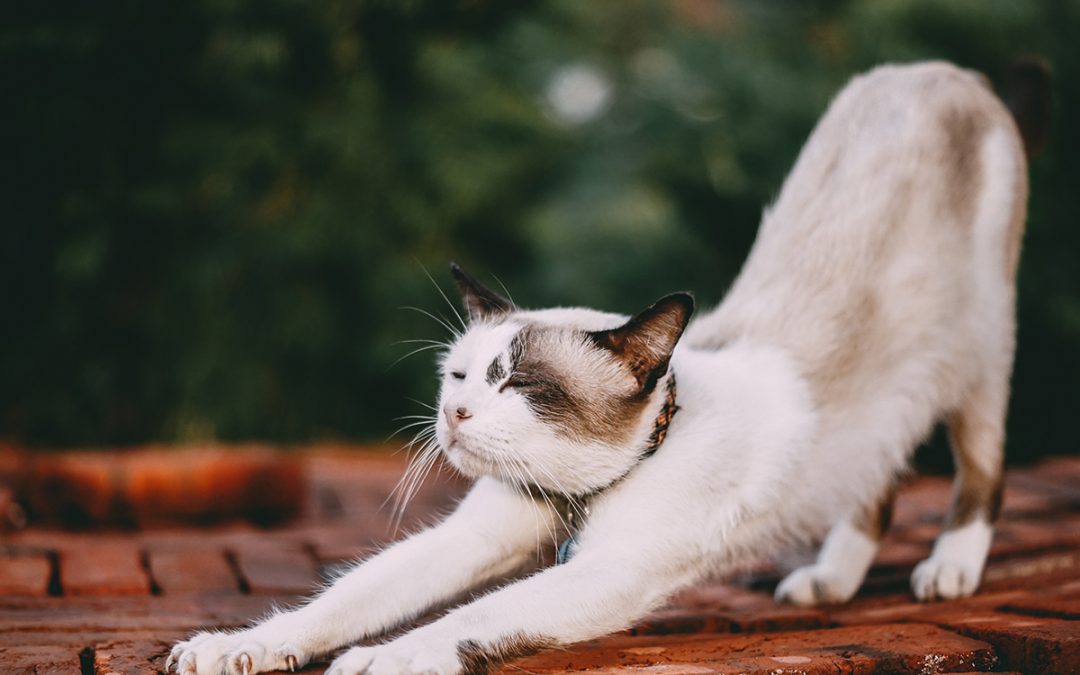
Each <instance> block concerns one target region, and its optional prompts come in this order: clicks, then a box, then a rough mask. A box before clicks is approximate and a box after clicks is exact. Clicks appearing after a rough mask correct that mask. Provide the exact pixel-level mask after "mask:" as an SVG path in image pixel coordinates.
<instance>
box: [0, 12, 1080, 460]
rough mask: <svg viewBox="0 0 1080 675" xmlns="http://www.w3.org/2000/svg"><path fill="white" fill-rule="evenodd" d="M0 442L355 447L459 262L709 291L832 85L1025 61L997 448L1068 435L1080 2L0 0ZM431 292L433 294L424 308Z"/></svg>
mask: <svg viewBox="0 0 1080 675" xmlns="http://www.w3.org/2000/svg"><path fill="white" fill-rule="evenodd" d="M0 17H2V19H0V87H2V89H0V97H2V100H3V103H2V105H0V109H2V110H3V117H2V123H0V148H2V154H0V166H2V167H3V179H2V181H0V195H2V202H0V284H2V286H0V289H2V290H0V378H2V380H0V440H2V439H6V440H8V441H10V442H15V443H18V444H25V445H28V446H31V447H37V448H53V447H72V446H79V447H93V446H118V445H120V446H122V445H127V444H135V443H143V442H148V441H161V442H188V441H201V440H207V439H217V440H223V441H235V440H253V439H261V440H269V441H275V442H285V443H292V442H306V441H312V440H320V439H347V440H359V441H368V440H376V441H378V440H382V439H383V438H384V437H385V436H386V434H387V433H389V432H390V431H392V430H393V429H394V428H395V426H396V424H395V422H394V421H393V418H395V417H398V416H401V415H406V414H413V413H418V412H423V410H424V409H423V407H422V406H421V405H420V404H419V403H416V402H412V401H410V399H416V400H418V401H429V400H431V399H432V397H433V396H434V393H435V377H434V369H433V362H434V358H433V356H432V353H431V352H430V351H428V352H421V353H418V354H416V355H413V356H411V357H409V358H405V359H404V360H401V361H400V362H398V360H399V358H401V357H402V356H404V355H406V354H407V353H408V352H409V351H411V350H412V349H413V348H415V347H418V346H423V343H412V342H403V341H404V340H425V339H441V338H444V337H445V336H446V331H445V329H443V328H442V327H441V326H440V325H439V324H438V323H436V322H435V321H434V320H432V319H431V318H430V317H428V316H426V315H424V314H423V313H421V312H418V311H413V310H408V309H402V308H403V307H407V306H412V307H417V308H420V309H423V310H425V311H427V312H431V313H433V314H436V315H438V314H442V315H444V316H447V317H449V316H451V310H450V308H449V307H448V306H447V305H446V303H445V302H444V301H443V299H442V297H441V296H440V293H439V291H438V290H437V288H436V286H435V285H434V284H433V282H432V280H431V279H429V277H428V272H430V275H431V277H432V278H433V280H434V282H436V283H438V284H440V285H441V286H442V287H443V288H444V289H446V290H447V292H448V293H449V290H450V288H451V284H450V281H449V276H448V274H447V273H446V265H447V263H448V262H449V261H450V260H457V261H459V262H460V263H462V264H463V265H464V266H465V267H466V268H467V269H470V270H471V271H472V272H473V273H474V274H475V275H476V276H478V277H479V278H481V279H483V280H486V281H488V282H490V283H491V284H492V285H494V286H496V287H498V285H499V284H500V283H501V284H505V286H506V287H507V288H508V289H509V290H510V292H511V294H512V295H513V297H514V298H515V300H516V301H517V302H518V303H519V304H522V305H525V306H541V305H549V304H583V305H591V306H596V307H600V308H604V309H610V310H617V311H623V312H630V311H633V310H635V309H637V308H640V307H642V306H644V305H645V304H647V303H648V302H650V301H651V300H653V299H655V297H658V296H659V295H661V294H663V293H667V292H670V291H673V290H677V289H691V290H693V291H694V292H695V293H696V294H697V297H698V299H699V301H700V302H701V303H702V304H704V305H708V304H711V303H714V302H716V301H717V300H719V299H720V297H721V296H722V294H723V292H724V289H725V288H726V287H727V286H728V285H729V284H730V282H731V281H732V279H733V278H734V276H735V274H736V273H737V271H738V268H739V266H740V264H741V262H742V260H743V258H744V256H745V255H746V253H747V251H748V249H749V247H750V245H751V243H752V241H753V237H754V233H755V230H756V227H757V222H758V219H759V216H760V213H761V210H762V208H763V206H764V205H765V204H767V203H768V202H769V201H770V199H772V198H773V197H774V196H775V194H776V192H777V190H778V188H779V185H780V182H781V180H782V179H783V177H784V175H785V173H786V171H787V170H788V168H789V167H790V166H791V164H792V163H793V161H794V159H795V156H796V154H797V152H798V150H799V147H800V146H801V144H802V142H803V141H804V139H805V138H806V136H807V134H808V133H809V131H810V129H811V128H812V126H813V124H814V122H815V120H816V119H817V118H818V116H819V115H820V114H821V113H822V111H823V110H824V108H825V106H826V105H827V103H828V101H829V99H830V97H831V96H832V95H833V94H834V93H835V92H836V91H837V90H838V89H839V88H840V87H841V86H842V85H843V83H844V82H845V81H846V80H847V79H848V78H849V77H850V76H852V75H853V74H855V73H857V72H859V71H862V70H865V69H867V68H869V67H872V66H873V65H875V64H878V63H881V62H885V61H909V60H916V59H926V58H944V59H949V60H952V61H955V62H957V63H959V64H962V65H964V66H968V67H971V68H975V69H979V70H981V71H983V72H985V73H986V74H988V75H989V76H990V77H991V78H992V79H993V80H994V81H995V82H997V83H999V84H1001V83H1002V81H1003V79H1004V75H1005V73H1006V72H1007V68H1008V65H1009V63H1010V62H1011V61H1012V60H1013V59H1014V58H1016V57H1017V56H1020V55H1025V54H1038V55H1041V56H1042V57H1043V58H1045V59H1046V61H1047V62H1048V63H1049V64H1050V65H1051V67H1052V69H1053V72H1054V78H1055V93H1054V96H1055V99H1054V118H1055V120H1056V123H1055V125H1054V126H1053V130H1052V134H1051V141H1050V145H1049V147H1048V149H1047V151H1046V152H1045V154H1044V155H1043V156H1041V157H1040V158H1038V159H1037V160H1036V161H1035V162H1034V164H1033V166H1032V169H1031V175H1032V197H1031V204H1030V220H1029V226H1028V232H1027V237H1026V242H1025V250H1024V256H1023V261H1022V264H1021V273H1020V322H1019V323H1020V335H1019V344H1020V351H1019V355H1018V361H1017V368H1016V375H1015V378H1014V384H1015V386H1014V396H1013V400H1012V409H1011V414H1010V419H1009V454H1010V456H1011V457H1012V458H1013V459H1014V460H1024V459H1032V458H1035V457H1037V456H1039V455H1041V454H1044V453H1051V452H1056V453H1061V452H1073V451H1075V449H1076V448H1077V447H1078V441H1077V438H1078V436H1077V432H1076V429H1075V426H1074V421H1075V418H1076V416H1077V413H1078V412H1080V394H1078V389H1077V383H1078V382H1080V358H1078V357H1080V351H1078V347H1080V265H1078V263H1077V255H1078V253H1080V222H1078V221H1080V217H1078V216H1080V213H1078V211H1080V199H1078V196H1080V195H1078V190H1080V162H1077V161H1076V159H1075V158H1076V157H1078V156H1080V136H1078V126H1077V125H1076V124H1075V123H1073V122H1072V121H1075V120H1077V119H1080V100H1078V97H1080V84H1078V83H1080V72H1078V71H1080V46H1078V45H1077V43H1076V30H1077V27H1078V26H1080V1H1077V0H1039V1H1038V2H1035V1H1032V2H1016V1H1015V0H955V1H948V2H942V1H941V0H912V1H901V0H872V1H871V0H867V1H862V2H859V1H854V0H852V1H846V2H825V1H818V2H814V1H809V0H788V1H779V0H747V1H745V2H740V1H736V0H727V1H725V0H620V1H619V2H581V1H580V0H552V1H549V2H538V1H528V0H516V1H514V2H506V1H502V0H385V1H378V0H367V1H364V0H351V1H346V0H337V1H333V0H331V1H327V2H302V1H299V0H260V1H259V2H238V1H236V0H192V1H191V2H141V3H136V2H116V1H110V0H103V1H102V2H96V3H79V2H71V1H65V0H61V1H58V2H47V3H6V4H5V5H4V7H3V8H2V9H0ZM452 299H454V298H452Z"/></svg>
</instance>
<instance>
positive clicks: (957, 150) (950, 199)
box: [940, 108, 989, 223]
mask: <svg viewBox="0 0 1080 675" xmlns="http://www.w3.org/2000/svg"><path fill="white" fill-rule="evenodd" d="M940 123H941V129H942V132H943V139H942V141H943V145H942V151H943V153H944V162H945V164H944V169H945V174H946V188H947V193H946V195H945V199H946V201H947V205H948V207H949V208H950V210H951V211H952V212H953V214H954V215H955V216H956V217H957V219H959V220H960V221H961V222H964V223H971V222H973V220H974V218H975V209H976V208H977V206H978V197H979V190H980V187H981V183H982V166H981V162H980V156H981V153H980V148H981V141H982V139H983V136H984V135H985V134H986V131H987V129H988V126H989V125H988V120H987V119H986V117H985V116H984V115H982V114H981V112H975V111H973V110H971V109H960V108H949V109H946V110H945V111H944V113H942V115H941V118H940Z"/></svg>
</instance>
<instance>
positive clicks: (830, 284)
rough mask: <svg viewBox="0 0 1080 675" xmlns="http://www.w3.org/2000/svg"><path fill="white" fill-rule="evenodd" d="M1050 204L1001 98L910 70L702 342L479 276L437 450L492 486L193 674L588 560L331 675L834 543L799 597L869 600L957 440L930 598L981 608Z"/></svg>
mask: <svg viewBox="0 0 1080 675" xmlns="http://www.w3.org/2000/svg"><path fill="white" fill-rule="evenodd" d="M1026 197H1027V179H1026V162H1025V157H1024V148H1023V144H1022V142H1021V139H1020V136H1019V135H1018V132H1017V126H1016V124H1015V123H1014V120H1013V119H1012V117H1011V116H1010V114H1009V112H1008V111H1007V110H1006V109H1005V107H1004V106H1003V105H1002V104H1001V102H1000V101H999V100H998V99H997V98H996V97H995V96H994V95H993V93H992V92H991V91H990V90H989V89H988V88H987V86H986V85H985V84H984V82H983V81H982V79H981V78H980V77H978V76H976V75H974V74H971V73H969V72H966V71H963V70H960V69H958V68H956V67H954V66H951V65H947V64H944V63H926V64H918V65H912V66H903V67H897V66H886V67H881V68H878V69H876V70H874V71H872V72H871V73H869V74H867V75H864V76H861V77H858V78H856V79H854V80H853V81H852V82H851V83H850V84H849V85H848V86H847V87H846V88H845V89H844V90H843V91H842V92H841V93H840V94H839V95H838V96H837V98H836V100H835V101H834V102H833V103H832V105H831V107H830V108H829V110H828V112H827V113H826V115H825V116H824V118H823V119H822V120H821V122H820V123H819V124H818V126H817V128H816V129H815V131H814V132H813V135H812V136H811V137H810V139H809V140H808V142H807V144H806V146H805V148H804V149H803V151H802V154H801V155H800V157H799V159H798V161H797V163H796V164H795V167H794V169H793V170H792V172H791V175H790V176H789V178H788V179H787V181H786V183H785V184H784V187H783V190H782V192H781V194H780V196H779V198H778V199H777V201H776V203H775V204H774V205H773V207H772V208H771V209H769V210H768V212H767V213H766V214H765V217H764V221H763V223H762V225H761V229H760V233H759V235H758V238H757V242H756V243H755V245H754V248H753V251H752V253H751V254H750V257H749V260H748V262H747V264H746V266H745V268H744V270H743V271H742V273H741V275H740V276H739V278H738V280H737V281H736V283H735V285H734V287H733V288H732V290H731V292H730V293H729V294H728V296H727V297H726V298H725V300H724V302H723V303H722V304H721V305H720V306H719V307H717V308H716V309H714V310H712V311H710V312H708V313H706V314H704V315H703V316H701V317H699V318H698V319H697V320H696V321H694V322H693V323H692V324H690V325H689V327H687V322H688V320H689V319H690V314H691V312H692V309H693V302H692V300H691V298H690V296H688V295H685V294H675V295H671V296H668V297H666V298H663V299H661V300H660V301H659V302H657V303H656V304H654V305H652V306H651V307H649V308H648V309H646V310H644V311H643V312H641V313H640V314H638V315H636V316H634V317H633V318H628V317H625V316H619V315H615V314H608V313H605V312H598V311H594V310H589V309H549V310H541V311H525V310H520V309H518V308H516V307H514V306H513V305H512V304H511V303H510V302H509V301H507V300H506V299H504V298H502V297H500V296H498V295H496V294H495V293H493V292H491V291H489V290H487V289H485V288H483V287H482V286H480V284H478V283H476V282H475V281H474V280H473V279H471V278H470V277H468V276H467V275H465V274H464V273H463V272H461V271H460V270H459V269H457V268H456V267H455V268H454V273H455V277H456V279H457V282H458V285H459V287H460V289H461V291H462V293H463V295H464V299H465V303H466V306H467V307H468V309H469V314H470V317H471V321H470V324H469V327H468V330H467V331H466V332H465V334H464V335H462V336H460V337H459V338H458V339H457V340H456V341H455V342H454V343H453V344H452V345H451V346H450V348H449V350H448V352H447V354H446V355H445V360H444V361H443V364H442V367H443V384H442V392H441V395H440V402H439V410H440V414H439V417H438V421H437V424H436V432H437V438H438V446H439V447H440V448H441V451H442V452H443V453H444V454H445V456H446V458H447V459H448V460H449V461H450V462H451V463H452V464H453V465H454V466H456V467H457V468H458V469H459V470H460V471H461V472H462V473H464V474H466V475H468V476H471V477H474V478H475V479H476V484H475V487H473V489H472V490H471V492H470V493H469V494H468V496H467V497H466V498H465V499H464V501H462V503H461V504H460V506H459V507H458V508H457V510H456V511H455V512H454V513H453V514H452V515H450V516H449V517H448V518H447V519H446V520H445V521H444V522H443V523H441V524H440V525H438V526H436V527H433V528H431V529H429V530H427V531H424V532H421V533H419V534H417V535H415V536H413V537H411V538H409V539H407V540H405V541H402V542H399V543H397V544H394V545H393V546H391V547H389V548H388V549H386V550H385V551H383V552H382V553H380V554H378V555H376V556H374V557H373V558H371V559H369V560H366V561H363V562H361V563H359V564H357V565H356V566H355V567H354V568H353V569H352V570H351V571H349V572H348V573H346V574H344V575H343V576H342V577H341V578H339V579H338V580H337V581H336V582H335V583H334V584H333V585H332V586H331V587H330V588H328V589H326V590H324V591H323V592H322V593H320V594H319V595H318V597H316V598H314V599H313V600H311V601H310V602H309V603H308V604H306V605H304V606H302V607H300V608H298V609H295V610H292V611H287V612H282V613H279V614H277V615H275V616H273V617H271V618H269V619H268V620H266V621H265V622H263V623H260V624H258V625H256V626H254V627H252V628H249V629H247V630H242V631H238V632H232V633H224V632H204V633H199V634H197V635H195V636H194V637H192V638H191V639H189V640H186V641H184V642H181V643H179V644H177V645H176V647H175V648H174V649H173V651H172V654H171V656H170V665H171V664H173V663H175V665H176V668H177V671H178V672H180V673H200V674H209V673H214V674H215V675H216V674H217V673H219V672H228V673H245V674H246V673H254V672H262V671H267V670H274V669H294V668H296V667H299V666H303V665H304V664H305V663H307V662H309V661H310V660H312V659H313V658H316V657H319V656H322V655H325V654H328V653H329V652H331V651H333V650H335V649H337V648H339V647H342V646H345V645H349V644H351V643H355V642H357V641H358V640H361V639H364V638H370V637H373V636H379V635H381V634H384V633H386V632H387V631H390V630H392V629H393V628H395V627H397V626H399V625H402V624H404V623H407V622H408V621H410V620H411V619H413V618H415V617H417V616H418V615H420V614H422V613H424V612H425V611H427V610H428V609H430V608H432V607H436V606H438V605H441V604H444V603H447V602H449V601H451V600H453V599H454V598H457V597H460V596H461V595H462V594H463V593H465V592H466V591H468V590H470V589H474V588H477V587H479V586H481V585H483V584H486V583H488V582H490V581H492V580H496V579H499V578H501V577H505V576H507V575H508V574H510V573H513V572H517V571H520V570H522V569H525V568H527V567H528V566H529V565H530V564H535V561H536V558H537V552H538V549H539V548H540V547H554V546H556V545H558V543H559V542H563V541H564V540H565V542H564V545H563V546H562V547H561V554H560V559H561V561H562V562H561V563H560V564H556V565H553V566H550V567H548V568H547V569H543V570H541V571H538V572H536V573H535V574H532V575H531V576H527V577H525V578H523V579H521V580H518V581H515V582H513V583H510V584H509V585H506V586H504V587H503V588H501V589H499V590H497V591H495V592H492V593H488V594H486V595H483V596H481V597H480V598H479V599H476V600H474V601H472V602H470V603H468V604H465V605H463V606H460V607H458V608H456V609H454V610H452V611H450V612H449V613H448V614H446V615H445V616H444V617H442V618H440V619H438V620H437V621H435V622H433V623H430V624H428V625H426V626H423V627H421V628H417V629H414V630H412V631H411V632H408V633H405V634H404V635H402V636H400V637H397V638H395V639H393V640H390V641H389V642H385V643H383V644H379V645H376V646H365V647H355V648H353V649H351V650H349V651H347V652H345V653H344V654H343V655H341V656H340V657H338V658H337V660H336V661H334V663H333V665H332V667H331V669H330V671H329V672H330V673H331V674H333V675H344V674H350V675H351V674H353V673H380V674H381V673H463V672H466V673H473V672H486V671H487V670H489V669H491V668H494V667H495V666H496V665H497V664H499V663H500V662H502V661H504V660H506V659H508V658H512V657H515V656H518V655H521V654H524V653H528V652H532V651H535V650H537V649H542V648H545V647H551V646H558V645H566V644H569V643H572V642H577V641H579V640H584V639H587V638H595V637H599V636H602V635H605V634H608V633H611V632H613V631H617V630H620V629H623V628H625V627H627V626H629V625H631V624H632V623H633V622H634V621H635V620H637V619H639V618H640V617H642V616H643V615H644V614H645V613H647V612H649V611H650V610H652V609H654V608H656V607H657V606H658V605H660V604H661V603H663V602H664V600H665V599H666V598H668V597H669V596H670V595H671V594H672V593H674V592H675V591H677V590H679V589H680V588H683V587H685V586H687V585H689V584H693V583H694V582H696V581H698V580H701V579H703V578H705V577H707V576H711V575H716V574H720V575H723V574H727V573H730V572H732V571H733V570H736V569H738V568H740V567H744V566H746V565H748V564H751V563H753V562H755V561H759V560H761V559H763V558H767V557H769V556H772V555H774V554H777V553H779V552H781V551H783V550H785V548H787V547H789V546H791V545H792V544H795V543H805V542H807V541H808V540H810V539H812V538H813V537H815V536H820V535H821V534H822V533H823V531H824V530H825V529H827V528H828V527H829V526H832V529H831V530H830V531H829V532H828V536H827V537H826V538H825V543H824V546H823V547H822V549H821V553H820V555H819V557H818V559H817V562H816V563H814V564H813V565H810V566H808V567H804V568H802V569H798V570H796V571H795V572H794V573H792V574H791V575H790V576H788V577H787V578H786V579H785V580H784V581H783V582H782V583H781V584H780V586H779V588H778V589H777V596H778V598H780V599H784V600H788V601H791V602H795V603H799V604H814V603H818V602H835V601H842V600H846V599H848V598H850V597H851V596H852V595H853V594H854V593H855V592H856V590H857V589H858V587H859V585H860V583H861V582H862V579H863V576H864V575H865V573H866V571H867V569H868V567H869V566H870V563H871V561H872V559H873V557H874V555H875V552H876V550H877V547H878V539H879V538H880V536H881V534H882V532H883V530H884V528H885V527H886V525H887V523H886V521H887V516H886V514H887V512H888V507H889V505H890V504H891V500H892V495H893V491H894V486H895V481H896V478H897V476H898V474H900V473H901V472H902V471H903V470H904V468H905V466H906V463H907V461H908V459H909V458H910V456H911V453H912V451H913V449H914V448H915V446H916V445H917V444H918V443H919V442H920V441H921V440H922V439H923V438H924V437H925V436H926V435H927V433H928V432H929V430H930V429H931V427H932V425H933V424H934V423H935V422H936V421H938V420H944V421H945V422H946V423H947V424H948V426H949V430H950V432H951V435H952V444H953V448H954V452H955V456H956V460H957V462H956V464H957V466H958V474H957V479H956V493H955V500H954V503H953V505H952V508H951V510H950V514H949V517H948V520H947V522H946V525H945V531H944V533H943V534H942V535H941V537H940V538H939V539H938V541H937V543H936V544H935V546H934V549H933V553H932V554H931V556H930V557H929V558H928V559H927V560H925V561H923V562H922V563H921V564H920V565H919V566H918V567H916V569H915V571H914V574H913V575H912V587H913V590H914V592H915V595H916V596H917V597H918V598H920V599H923V600H932V599H936V598H955V597H960V596H965V595H969V594H971V593H973V592H974V591H975V589H976V587H977V586H978V583H979V578H980V575H981V573H982V569H983V564H984V561H985V559H986V555H987V551H988V548H989V546H990V540H991V536H992V529H991V523H992V522H993V521H994V519H995V518H996V516H997V510H998V504H999V501H1000V496H1001V475H1002V443H1003V428H1004V417H1005V408H1006V402H1007V399H1008V392H1009V377H1010V371H1011V367H1012V358H1013V348H1014V306H1015V299H1014V296H1015V281H1014V280H1015V274H1016V268H1017V259H1018V255H1019V248H1020V239H1021V233H1022V229H1023V223H1024V214H1025V204H1026ZM684 328H685V334H684ZM680 338H681V339H680Z"/></svg>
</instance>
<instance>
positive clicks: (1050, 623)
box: [926, 611, 1080, 675]
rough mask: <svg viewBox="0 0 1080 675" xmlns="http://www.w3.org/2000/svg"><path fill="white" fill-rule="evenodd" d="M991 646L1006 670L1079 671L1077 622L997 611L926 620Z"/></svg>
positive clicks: (1079, 631)
mask: <svg viewBox="0 0 1080 675" xmlns="http://www.w3.org/2000/svg"><path fill="white" fill-rule="evenodd" d="M926 618H927V619H929V620H932V621H933V622H934V623H936V624H938V625H940V626H944V627H947V628H949V629H951V630H955V631H957V632H959V633H962V634H964V635H967V636H969V637H972V638H975V639H978V640H982V641H984V642H987V643H989V644H991V645H993V647H994V650H995V651H996V652H997V654H998V656H999V657H1000V659H1001V663H1002V665H1003V666H1004V667H1006V668H1011V669H1015V670H1020V671H1022V672H1025V673H1042V674H1046V675H1055V674H1057V673H1061V674H1065V673H1069V674H1074V673H1078V672H1080V622H1077V621H1061V620H1058V619H1052V618H1040V617H1027V616H1019V615H1016V614H1007V613H999V612H980V613H972V612H961V613H948V612H946V611H942V612H941V613H940V614H937V615H934V616H928V617H926Z"/></svg>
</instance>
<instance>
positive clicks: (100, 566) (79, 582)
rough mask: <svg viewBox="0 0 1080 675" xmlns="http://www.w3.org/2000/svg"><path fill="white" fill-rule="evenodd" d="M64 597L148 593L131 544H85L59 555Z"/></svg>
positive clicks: (141, 568) (143, 573) (147, 579)
mask: <svg viewBox="0 0 1080 675" xmlns="http://www.w3.org/2000/svg"><path fill="white" fill-rule="evenodd" d="M60 584H61V586H62V587H63V589H64V594H65V595H130V594H144V593H149V592H150V580H149V578H148V577H147V575H146V570H144V569H143V567H142V561H141V559H140V553H139V550H138V548H136V547H135V546H134V545H133V544H123V543H120V542H114V543H110V544H98V545H95V544H87V545H84V546H81V547H79V548H73V549H68V550H65V551H61V553H60Z"/></svg>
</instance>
